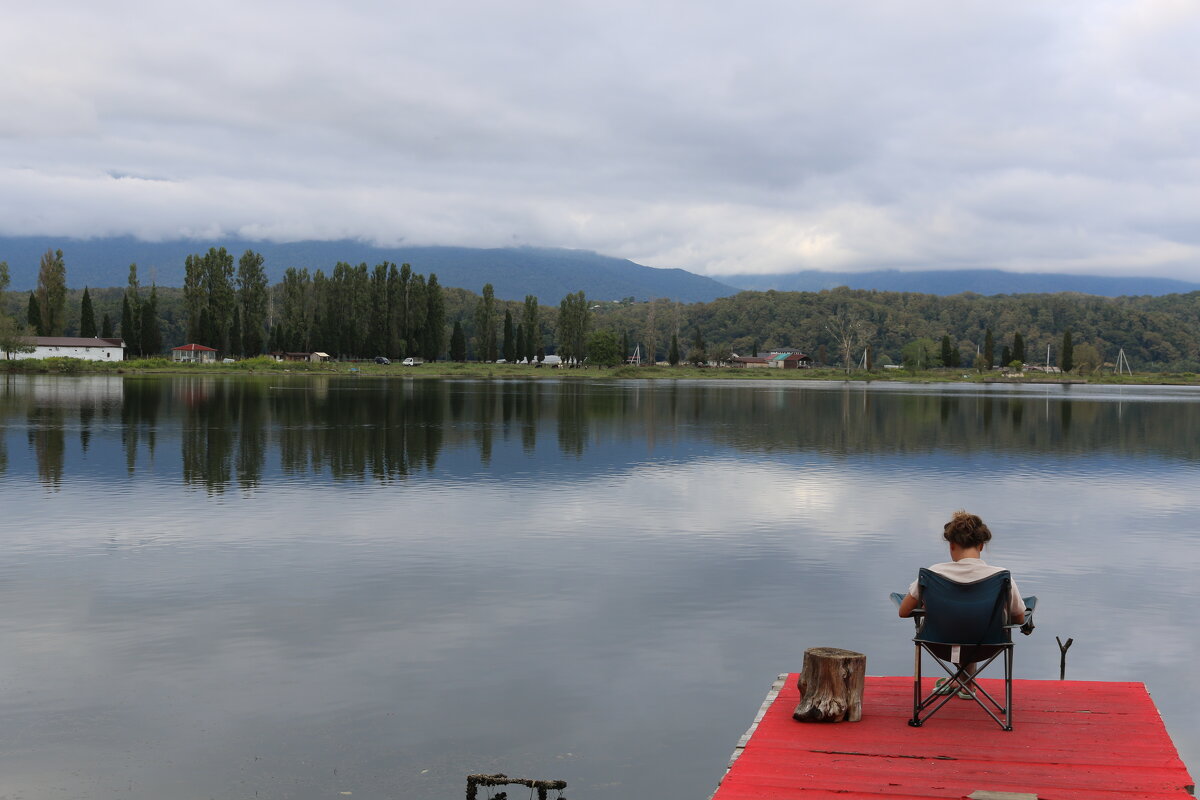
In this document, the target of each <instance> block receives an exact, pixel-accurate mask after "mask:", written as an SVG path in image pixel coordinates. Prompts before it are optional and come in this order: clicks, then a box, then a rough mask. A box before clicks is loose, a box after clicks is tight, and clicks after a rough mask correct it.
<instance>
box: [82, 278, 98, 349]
mask: <svg viewBox="0 0 1200 800" xmlns="http://www.w3.org/2000/svg"><path fill="white" fill-rule="evenodd" d="M79 335H80V336H82V337H83V338H85V339H94V338H95V337H96V311H95V309H93V308H92V295H91V293H89V292H88V287H86V286H85V287H83V299H82V300H80V301H79Z"/></svg>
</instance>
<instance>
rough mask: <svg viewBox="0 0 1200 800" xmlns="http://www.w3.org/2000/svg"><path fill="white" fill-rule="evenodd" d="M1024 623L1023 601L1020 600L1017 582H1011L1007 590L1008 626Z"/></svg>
mask: <svg viewBox="0 0 1200 800" xmlns="http://www.w3.org/2000/svg"><path fill="white" fill-rule="evenodd" d="M1024 621H1025V601H1024V600H1023V599H1021V590H1020V589H1018V588H1017V582H1016V581H1012V582H1011V583H1010V584H1009V588H1008V624H1009V625H1020V624H1021V623H1022V622H1024Z"/></svg>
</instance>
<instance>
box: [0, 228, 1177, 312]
mask: <svg viewBox="0 0 1200 800" xmlns="http://www.w3.org/2000/svg"><path fill="white" fill-rule="evenodd" d="M210 247H224V248H225V249H226V250H228V251H229V252H231V253H233V254H234V257H235V258H236V257H237V256H240V255H241V254H242V253H243V252H245V251H246V250H254V251H256V252H259V253H261V254H262V255H263V257H264V259H265V266H266V269H267V275H268V277H269V279H270V280H271V281H272V282H276V281H279V280H281V279H282V277H283V272H284V270H285V269H287V268H288V267H307V268H308V269H309V270H310V271H312V270H316V269H323V270H325V272H326V274H328V273H329V272H331V271H332V269H333V266H334V265H335V264H336V263H337V262H339V261H345V262H348V263H351V264H359V263H362V262H366V263H367V264H370V265H372V266H374V265H375V264H378V263H380V262H381V261H392V262H395V263H397V264H402V263H405V262H407V263H409V264H411V265H412V267H413V269H414V270H415V271H417V272H419V273H422V274H425V275H428V274H429V273H431V272H433V273H437V276H438V281H439V282H440V283H441V284H442V285H443V286H455V287H460V288H463V289H468V290H470V291H473V292H479V291H480V290H481V289H482V288H483V285H484V284H485V283H490V284H492V286H493V287H494V288H495V291H496V296H497V297H498V298H501V299H505V300H520V299H522V298H524V297H525V295H527V294H533V295H537V297H538V299H539V300H540V301H541V302H542V303H543V304H545V305H556V304H557V303H558V302H559V300H561V299H562V298H563V297H564V296H565V295H567V294H569V293H571V292H577V291H580V290H582V291H583V292H584V293H585V294H586V295H587V296H588V297H589V298H590V299H593V300H617V299H621V298H625V297H634V298H635V299H637V300H650V299H655V298H660V297H665V298H669V299H672V300H677V301H680V302H684V303H697V302H710V301H712V300H715V299H717V298H719V297H726V296H729V295H733V294H737V293H738V292H739V291H742V290H748V291H767V290H771V289H774V290H776V291H784V292H819V291H821V290H823V289H835V288H837V287H839V286H847V287H849V288H851V289H873V290H877V291H890V292H916V293H919V294H932V295H942V296H945V295H954V294H962V293H964V292H974V293H975V294H981V295H998V294H1056V293H1059V292H1078V293H1080V294H1090V295H1099V296H1102V297H1119V296H1138V295H1151V296H1161V295H1166V294H1183V293H1187V292H1194V291H1200V282H1196V283H1193V282H1189V281H1181V280H1173V279H1170V278H1154V277H1117V278H1114V277H1106V276H1101V275H1069V274H1063V273H1023V272H1007V271H1004V270H999V269H971V270H967V269H962V270H921V271H915V272H902V271H899V270H874V271H870V272H823V271H819V270H802V271H798V272H790V273H780V274H741V275H726V276H721V280H720V281H718V280H716V279H714V278H709V277H705V276H703V275H696V274H694V273H691V272H687V271H686V270H682V269H658V268H654V267H647V266H644V265H642V264H637V263H635V262H633V261H629V260H627V259H622V258H613V257H611V256H604V255H600V254H598V253H593V252H591V251H587V250H567V249H561V248H539V247H503V248H492V249H482V248H470V247H406V246H398V247H376V246H374V245H371V244H367V243H365V242H361V241H358V240H354V239H342V240H335V241H303V242H287V243H274V242H258V241H250V240H244V239H213V240H192V239H180V240H174V241H168V242H145V241H141V240H139V239H135V238H133V237H130V236H118V237H108V238H99V239H68V238H56V237H49V236H10V237H0V261H7V262H8V266H9V271H10V273H11V274H12V286H11V287H10V288H11V289H13V290H16V291H28V290H30V289H32V288H34V286H35V285H36V283H37V269H38V260H39V259H40V258H41V256H42V254H43V253H45V252H46V250H47V249H62V251H63V254H64V256H65V258H66V262H67V282H68V285H69V286H71V287H72V288H81V287H83V286H85V285H86V286H92V287H109V286H123V285H125V281H126V278H127V276H128V273H129V265H130V263H137V265H138V276H139V278H140V279H141V281H142V283H143V284H149V283H150V282H151V281H154V282H157V283H158V284H159V285H160V286H182V285H183V263H184V259H186V258H187V256H188V255H190V254H192V253H203V252H205V251H207V250H208V248H210Z"/></svg>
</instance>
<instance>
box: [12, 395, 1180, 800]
mask: <svg viewBox="0 0 1200 800" xmlns="http://www.w3.org/2000/svg"><path fill="white" fill-rule="evenodd" d="M1198 467H1200V391H1198V390H1197V389H1195V388H1186V387H1178V388H1172V387H1146V388H1131V387H1091V386H1078V385H1077V386H1057V385H1055V386H998V385H991V386H981V385H965V384H964V385H954V384H948V385H921V386H918V385H904V384H896V383H882V384H881V383H875V384H865V383H855V384H842V383H816V382H795V383H780V382H769V383H765V382H764V383H756V382H749V381H745V382H743V381H711V382H704V381H696V382H679V383H675V382H656V383H649V382H637V381H625V382H612V381H605V382H599V381H596V382H590V381H587V380H576V379H572V380H562V381H557V380H547V381H537V382H523V381H503V382H502V381H496V382H487V381H444V380H432V379H427V380H413V379H391V380H387V379H368V378H352V377H331V378H324V377H304V378H292V377H290V376H271V377H258V376H251V377H207V376H204V377H202V376H170V377H157V376H152V377H120V376H112V377H109V376H103V377H55V376H5V377H0V513H2V515H3V516H2V519H3V520H4V525H3V529H2V530H3V537H4V558H3V559H2V560H0V570H2V572H0V607H2V608H3V609H4V611H5V613H4V614H3V617H0V642H2V643H3V656H0V715H2V717H3V720H4V723H5V724H4V725H3V726H0V797H12V798H16V797H29V798H33V797H36V798H46V797H66V798H100V799H102V800H108V799H109V798H135V799H138V800H141V799H142V798H145V799H146V800H150V799H151V798H153V799H155V800H159V799H161V798H254V797H259V798H325V797H341V796H350V797H353V798H418V799H422V798H456V797H461V796H462V795H463V791H464V788H465V784H466V775H467V774H468V773H474V772H505V773H507V774H509V775H513V776H518V777H532V778H547V779H562V780H566V781H567V782H568V784H569V786H568V789H567V791H566V794H567V795H568V796H569V797H571V798H572V800H587V799H588V798H612V797H655V798H670V799H675V798H678V800H685V798H686V799H687V800H702V798H706V797H708V795H709V794H710V793H711V792H712V790H713V789H714V788H715V786H716V784H717V781H718V779H719V778H720V776H721V774H722V772H723V770H724V766H725V764H726V761H727V759H728V757H729V755H730V753H731V751H732V750H733V747H734V745H735V744H736V742H737V740H738V737H739V736H740V735H741V734H742V733H743V732H744V731H745V729H746V728H747V727H748V726H749V724H750V722H751V721H752V718H753V716H754V713H755V711H756V710H757V708H758V705H759V703H760V702H761V700H762V698H763V696H764V695H765V694H766V692H767V689H768V688H769V686H770V684H771V682H772V680H773V679H774V677H775V675H776V674H777V673H779V672H785V671H794V670H798V669H799V668H800V665H801V658H802V654H803V651H804V649H805V648H807V647H814V646H835V647H844V648H849V649H853V650H859V651H861V652H864V653H866V654H867V671H868V673H869V674H875V675H881V674H882V675H905V674H911V669H912V652H911V648H912V645H911V642H910V638H911V635H912V633H911V630H912V627H911V624H910V623H909V622H908V621H907V620H899V619H897V618H896V617H895V612H894V610H893V607H892V605H891V603H890V602H889V601H888V599H887V593H888V592H889V591H893V590H897V591H903V589H904V587H905V586H906V585H907V584H908V583H909V582H910V581H911V580H912V579H913V578H915V576H916V571H917V569H918V567H920V566H924V565H927V564H929V563H933V562H937V561H943V560H946V555H945V544H944V543H943V542H942V540H941V538H940V537H941V527H942V524H943V523H944V522H945V521H946V520H947V519H948V518H949V516H950V514H951V513H952V512H953V511H954V510H955V509H957V508H967V509H969V510H971V511H973V512H975V513H978V514H980V515H981V516H982V517H983V518H984V520H986V521H987V522H988V523H989V525H990V527H991V529H992V531H993V533H994V534H995V536H996V538H995V541H994V543H993V545H992V546H991V547H989V548H988V552H987V553H986V554H985V557H986V558H987V559H988V560H989V561H990V562H991V563H996V564H1000V565H1003V566H1006V567H1008V568H1010V569H1011V570H1012V572H1013V575H1014V577H1015V578H1016V579H1017V581H1018V582H1019V584H1020V586H1021V589H1022V591H1023V593H1025V594H1036V595H1038V596H1039V597H1040V599H1041V604H1040V605H1039V607H1038V612H1037V615H1036V622H1037V625H1038V629H1037V631H1036V632H1035V633H1034V634H1033V635H1032V636H1031V637H1028V638H1026V637H1018V638H1019V642H1018V643H1017V649H1016V659H1015V660H1016V675H1017V677H1018V678H1057V677H1058V669H1059V650H1058V646H1057V644H1056V643H1055V636H1056V635H1057V636H1061V637H1062V638H1063V639H1064V640H1065V639H1066V638H1067V637H1073V638H1074V640H1075V643H1074V646H1073V647H1072V648H1071V650H1070V651H1069V654H1068V667H1067V676H1068V678H1074V679H1084V680H1109V681H1126V680H1133V681H1144V682H1145V683H1146V684H1147V686H1148V688H1149V690H1150V693H1151V694H1152V696H1153V697H1154V699H1155V701H1156V702H1157V704H1158V706H1159V708H1160V709H1161V711H1162V714H1163V717H1164V719H1165V721H1166V723H1167V727H1168V730H1169V731H1170V733H1171V734H1172V736H1173V737H1174V739H1175V742H1176V744H1177V746H1178V747H1179V750H1180V754H1181V755H1182V757H1183V759H1184V761H1185V762H1186V763H1188V765H1189V767H1190V768H1191V769H1192V771H1193V772H1194V771H1195V770H1196V769H1197V768H1200V691H1197V689H1200V682H1198V681H1197V679H1196V677H1195V675H1196V660H1197V656H1198V654H1200V626H1197V624H1196V621H1195V615H1196V611H1197V609H1198V608H1200V602H1198V601H1200V582H1198V581H1197V580H1196V578H1195V576H1196V569H1197V566H1198V565H1200V532H1198V530H1197V527H1198V526H1197V520H1198V519H1200V491H1197V488H1198V485H1200V469H1198ZM1015 709H1016V710H1015V715H1014V724H1015V725H1016V726H1017V729H1018V731H1019V729H1020V694H1019V692H1018V694H1017V697H1016V704H1015ZM868 711H869V709H868ZM900 724H903V723H902V722H901V723H900ZM515 796H523V795H521V794H520V793H519V792H518V793H515V794H514V797H515Z"/></svg>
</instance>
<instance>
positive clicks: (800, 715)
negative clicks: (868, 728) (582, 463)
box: [792, 647, 867, 722]
mask: <svg viewBox="0 0 1200 800" xmlns="http://www.w3.org/2000/svg"><path fill="white" fill-rule="evenodd" d="M866 674H867V657H866V656H865V655H863V654H862V653H856V652H854V651H853V650H842V649H841V648H838V647H810V648H809V649H807V650H805V651H804V671H803V672H801V673H800V680H799V681H797V685H798V686H799V687H800V704H799V705H798V706H796V710H795V711H793V712H792V718H793V719H797V720H800V721H801V722H858V721H859V720H860V719H862V698H863V679H864V678H865V677H866Z"/></svg>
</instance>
